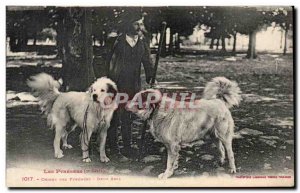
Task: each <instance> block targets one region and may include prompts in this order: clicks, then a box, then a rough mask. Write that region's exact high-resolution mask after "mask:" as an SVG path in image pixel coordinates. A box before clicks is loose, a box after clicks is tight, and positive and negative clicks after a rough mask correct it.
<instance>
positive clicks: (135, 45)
mask: <svg viewBox="0 0 300 193" xmlns="http://www.w3.org/2000/svg"><path fill="white" fill-rule="evenodd" d="M143 31H144V23H143V18H142V15H141V13H136V12H133V11H131V12H129V13H128V14H127V15H126V16H125V17H124V19H123V30H122V34H121V35H119V36H118V37H117V39H116V41H115V42H114V45H113V47H112V51H111V54H110V56H109V60H108V61H109V73H108V77H109V78H111V79H112V80H113V81H115V82H116V84H117V86H118V91H119V92H120V93H126V94H128V96H129V99H132V97H133V96H134V95H135V94H136V93H137V92H139V91H140V90H141V65H143V66H144V69H145V73H146V82H147V83H148V84H149V83H150V81H151V78H152V74H153V66H152V62H151V59H150V47H149V42H147V40H146V39H145V36H144V34H143ZM131 124H132V121H131V114H130V112H128V111H126V110H125V108H124V107H119V109H118V110H117V111H115V113H114V116H113V119H112V121H111V127H110V128H109V129H108V139H109V144H110V149H111V154H112V156H113V157H116V158H117V159H119V161H121V162H123V161H128V159H127V157H131V156H132V150H131ZM119 126H121V134H122V140H123V145H124V149H123V151H122V154H121V152H120V150H119V146H118V138H117V128H118V127H119Z"/></svg>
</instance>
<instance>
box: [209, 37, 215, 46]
mask: <svg viewBox="0 0 300 193" xmlns="http://www.w3.org/2000/svg"><path fill="white" fill-rule="evenodd" d="M214 41H215V39H214V38H211V42H210V45H209V49H214Z"/></svg>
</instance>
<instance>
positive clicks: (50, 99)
mask: <svg viewBox="0 0 300 193" xmlns="http://www.w3.org/2000/svg"><path fill="white" fill-rule="evenodd" d="M27 85H28V86H29V87H30V88H31V89H32V91H33V95H34V96H35V97H37V98H38V100H39V105H40V107H41V110H42V113H44V114H45V115H48V114H49V113H50V111H51V109H52V105H53V103H54V101H55V100H56V98H57V97H58V95H59V94H60V92H59V91H58V89H59V87H60V83H59V82H58V81H57V80H55V79H54V78H53V77H52V76H50V75H49V74H46V73H40V74H37V75H35V76H31V77H30V78H29V79H28V80H27ZM49 119H51V118H50V116H48V123H49V122H51V120H49ZM50 124H51V123H50Z"/></svg>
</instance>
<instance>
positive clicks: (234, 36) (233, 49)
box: [232, 33, 236, 54]
mask: <svg viewBox="0 0 300 193" xmlns="http://www.w3.org/2000/svg"><path fill="white" fill-rule="evenodd" d="M235 52H236V33H234V34H233V45H232V53H233V54H235Z"/></svg>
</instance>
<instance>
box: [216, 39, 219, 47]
mask: <svg viewBox="0 0 300 193" xmlns="http://www.w3.org/2000/svg"><path fill="white" fill-rule="evenodd" d="M219 43H220V38H218V40H217V48H216V50H219Z"/></svg>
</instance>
